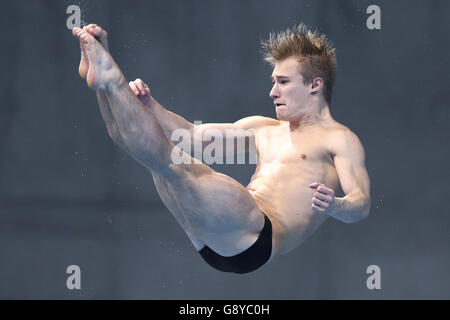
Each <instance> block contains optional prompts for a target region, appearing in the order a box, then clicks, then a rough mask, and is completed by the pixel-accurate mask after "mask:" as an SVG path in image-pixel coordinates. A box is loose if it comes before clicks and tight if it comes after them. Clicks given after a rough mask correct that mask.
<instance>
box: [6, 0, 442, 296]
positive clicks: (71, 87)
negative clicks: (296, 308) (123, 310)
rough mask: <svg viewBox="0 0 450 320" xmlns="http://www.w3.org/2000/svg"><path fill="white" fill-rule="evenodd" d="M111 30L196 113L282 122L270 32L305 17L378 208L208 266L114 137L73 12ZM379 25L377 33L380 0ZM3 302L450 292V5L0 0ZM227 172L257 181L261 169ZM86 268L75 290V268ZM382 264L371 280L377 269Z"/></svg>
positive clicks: (161, 93)
mask: <svg viewBox="0 0 450 320" xmlns="http://www.w3.org/2000/svg"><path fill="white" fill-rule="evenodd" d="M71 4H75V5H78V6H79V7H80V9H81V15H82V20H83V22H84V23H92V22H95V23H97V24H99V25H101V26H103V27H104V28H105V29H106V30H107V31H108V33H109V43H110V49H111V54H112V56H113V57H114V58H115V60H116V62H117V63H118V65H119V66H120V67H121V69H122V70H123V72H124V74H125V75H126V77H127V79H128V80H134V79H136V78H138V77H139V78H141V79H143V80H144V81H145V82H146V83H148V84H149V85H150V86H151V89H152V94H153V95H154V97H155V98H156V99H157V100H158V101H159V102H160V103H161V104H162V105H164V106H165V107H167V108H168V109H170V110H172V111H174V112H176V113H178V114H180V115H182V116H184V117H185V118H186V119H188V120H189V121H194V120H201V121H203V122H204V123H206V122H233V121H236V120H238V119H240V118H242V117H245V116H249V115H263V116H269V117H275V113H274V109H273V104H272V100H271V99H270V98H269V96H268V95H269V90H270V88H271V81H270V75H271V72H272V69H271V67H270V66H269V65H267V64H266V63H264V62H263V59H262V55H261V52H260V50H261V49H260V41H261V40H262V39H266V38H267V37H268V35H269V33H270V32H278V31H280V30H283V29H286V28H287V27H291V26H293V25H296V24H298V23H300V22H303V23H305V24H307V25H308V26H311V27H312V28H314V29H317V30H318V31H320V32H322V33H325V34H327V35H328V38H329V39H330V40H331V41H332V42H333V43H334V45H335V46H336V54H337V61H338V72H337V79H336V83H335V87H334V96H333V99H332V103H331V105H330V111H331V113H332V115H333V117H334V118H335V119H336V120H337V121H339V122H341V123H343V124H344V125H346V126H348V127H349V128H350V129H351V130H353V131H354V132H355V133H356V134H357V135H358V136H359V138H360V140H361V141H362V143H363V145H364V147H365V151H366V165H367V169H368V172H369V175H370V179H371V196H372V207H371V215H370V217H369V218H368V219H366V220H364V221H361V222H358V223H354V224H344V223H342V222H340V221H337V220H334V219H329V220H328V221H327V222H326V223H325V224H324V225H323V226H322V227H321V228H320V229H319V230H318V231H317V232H316V233H315V234H314V235H313V236H311V237H310V238H309V239H308V240H306V241H305V242H304V243H303V244H302V245H301V246H300V247H299V248H298V249H296V250H294V251H292V252H291V253H289V254H286V255H284V256H281V257H279V258H278V259H276V260H274V261H273V262H272V263H270V264H268V265H265V266H263V267H262V268H261V269H259V270H257V271H255V272H253V273H250V274H246V275H233V274H226V273H221V272H219V271H216V270H214V269H212V268H211V267H210V266H209V265H207V264H206V263H205V262H204V261H203V259H202V258H201V257H200V255H199V254H198V253H197V252H196V251H195V249H194V247H193V246H192V245H191V243H190V241H189V240H188V238H187V236H186V235H185V234H184V232H183V230H182V229H181V227H180V226H179V225H178V223H177V222H176V221H175V219H174V218H173V217H172V216H171V214H170V213H169V211H168V210H167V209H166V208H165V207H164V206H163V204H162V202H161V201H160V200H159V197H158V194H157V192H156V190H155V187H154V184H153V181H152V178H151V176H150V174H149V173H148V171H147V170H146V169H145V168H144V167H142V166H141V165H140V164H139V163H137V162H136V161H134V160H133V159H132V158H131V157H130V156H128V154H126V153H125V152H123V151H122V150H120V149H119V148H117V147H116V146H115V145H114V144H113V142H112V140H111V139H110V138H109V136H108V134H107V131H106V127H105V124H104V122H103V120H102V118H101V115H100V111H99V108H98V105H97V101H96V97H95V92H94V91H92V90H90V89H88V88H87V86H86V83H85V81H84V80H82V79H81V78H79V76H78V73H77V70H78V63H79V57H80V50H79V43H78V42H77V41H76V39H75V38H73V36H72V34H71V31H70V30H69V29H68V28H67V26H66V20H67V19H68V17H69V14H67V13H66V9H67V7H68V6H69V5H71ZM372 4H376V5H378V6H379V7H380V9H381V29H380V30H369V29H368V28H367V26H366V20H367V19H368V18H369V16H370V14H367V13H366V9H367V7H368V6H369V5H372ZM2 11H3V13H4V14H3V15H2V19H1V20H0V24H1V26H2V28H1V29H2V30H4V33H3V37H4V39H3V41H2V44H1V46H2V50H1V60H0V61H1V62H0V63H1V70H2V76H1V79H0V80H1V86H0V90H1V100H0V101H1V108H0V153H1V156H0V298H3V299H19V298H20V299H431V298H441V299H449V298H450V274H449V271H448V270H450V236H449V228H450V215H449V214H450V212H449V209H448V208H449V205H448V199H449V198H448V193H449V191H450V190H449V187H448V185H449V184H448V179H449V176H450V175H449V168H448V159H449V153H450V152H449V138H450V134H449V133H450V112H449V109H450V108H449V101H450V90H449V89H448V83H449V80H450V73H449V71H448V69H449V67H450V55H449V49H450V45H449V43H448V33H449V31H450V20H449V19H448V12H449V11H450V2H448V1H425V0H423V1H406V0H404V1H381V0H377V1H365V0H364V1H356V0H343V1H332V0H315V1H313V0H292V1H288V0H283V1H269V0H245V1H244V0H240V1H238V0H229V1H225V0H221V1H219V0H217V1H206V0H196V1H194V0H172V1H159V0H158V1H157V0H154V1H143V0H135V1H132V2H124V1H69V0H58V1H56V0H55V1H50V0H48V1H44V0H35V1H25V0H17V1H10V2H7V3H3V4H2ZM214 169H216V170H218V171H220V172H223V173H226V174H229V175H231V176H232V177H234V178H235V179H237V180H238V181H239V182H241V183H242V184H244V185H247V184H248V182H249V180H250V178H251V175H252V173H253V171H254V169H255V167H254V166H252V165H227V166H225V165H222V166H215V167H214ZM69 265H78V266H79V267H80V268H81V290H68V289H67V287H66V280H67V278H68V277H69V275H68V274H66V268H67V267H68V266H69ZM370 265H378V266H379V267H380V269H381V289H380V290H369V289H368V288H367V286H366V280H367V278H368V277H369V275H368V274H367V273H366V269H367V267H368V266H370Z"/></svg>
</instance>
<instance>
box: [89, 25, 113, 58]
mask: <svg viewBox="0 0 450 320" xmlns="http://www.w3.org/2000/svg"><path fill="white" fill-rule="evenodd" d="M83 30H86V31H87V32H89V33H90V34H91V35H92V36H94V38H95V39H97V41H98V42H100V43H101V44H102V46H103V48H105V50H106V51H108V52H109V46H108V33H107V32H106V30H105V29H103V28H102V27H100V26H99V25H96V24H95V23H91V24H89V25H87V26H86V27H84V28H83Z"/></svg>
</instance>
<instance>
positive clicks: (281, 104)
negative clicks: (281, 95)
mask: <svg viewBox="0 0 450 320" xmlns="http://www.w3.org/2000/svg"><path fill="white" fill-rule="evenodd" d="M281 106H285V104H284V103H275V107H277V108H278V107H281Z"/></svg>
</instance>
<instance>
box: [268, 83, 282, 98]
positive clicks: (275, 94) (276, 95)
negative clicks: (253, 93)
mask: <svg viewBox="0 0 450 320" xmlns="http://www.w3.org/2000/svg"><path fill="white" fill-rule="evenodd" d="M269 97H271V98H272V99H276V98H279V97H280V91H279V90H278V85H277V84H276V83H275V84H274V85H273V87H272V90H270V93H269Z"/></svg>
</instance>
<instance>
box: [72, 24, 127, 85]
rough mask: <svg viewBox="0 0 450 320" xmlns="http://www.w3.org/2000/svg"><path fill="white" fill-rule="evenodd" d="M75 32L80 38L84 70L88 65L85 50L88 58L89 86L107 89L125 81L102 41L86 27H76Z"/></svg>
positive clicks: (87, 75) (87, 77)
mask: <svg viewBox="0 0 450 320" xmlns="http://www.w3.org/2000/svg"><path fill="white" fill-rule="evenodd" d="M73 34H74V36H75V37H77V38H78V39H79V40H80V44H81V48H82V50H81V51H82V63H81V64H82V65H83V71H84V67H85V65H86V64H85V63H84V62H83V61H86V60H83V52H84V53H85V57H87V60H88V63H87V64H88V71H87V74H86V80H87V84H88V86H89V88H92V89H94V90H106V89H107V88H108V87H111V86H118V85H120V84H121V82H124V81H125V78H124V76H123V75H122V73H121V72H120V70H119V67H118V66H117V65H116V63H115V62H114V60H113V58H112V57H111V55H110V54H109V53H108V52H107V51H106V50H105V48H104V47H103V46H102V45H101V44H100V42H98V41H97V40H96V39H95V38H94V37H93V36H92V35H91V34H90V33H88V32H87V31H86V30H84V29H79V28H74V29H73ZM80 75H81V72H80Z"/></svg>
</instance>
